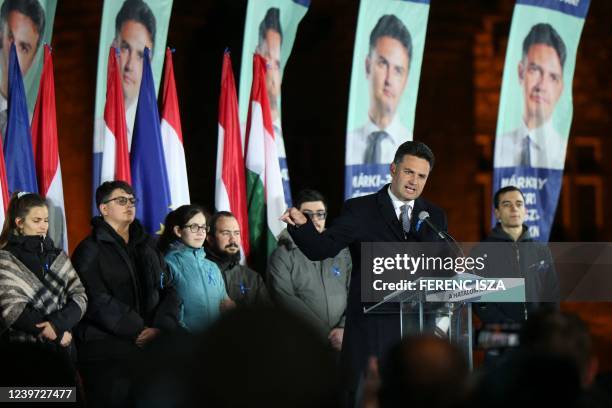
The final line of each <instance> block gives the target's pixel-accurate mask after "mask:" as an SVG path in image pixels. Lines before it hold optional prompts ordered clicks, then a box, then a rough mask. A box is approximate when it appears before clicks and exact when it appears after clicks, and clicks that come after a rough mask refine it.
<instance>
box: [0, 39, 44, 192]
mask: <svg viewBox="0 0 612 408" xmlns="http://www.w3.org/2000/svg"><path fill="white" fill-rule="evenodd" d="M8 71H9V83H8V113H7V125H6V137H5V139H4V160H5V162H6V178H7V182H8V190H9V193H13V192H15V191H27V192H30V193H38V184H37V183H36V166H35V165H34V153H33V152H32V132H31V131H30V116H29V115H28V103H27V101H26V94H25V88H24V86H23V79H22V78H21V69H20V68H19V61H18V60H17V52H16V50H15V43H14V42H13V43H11V51H10V56H9V70H8Z"/></svg>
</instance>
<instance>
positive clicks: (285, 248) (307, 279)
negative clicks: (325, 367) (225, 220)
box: [266, 230, 352, 337]
mask: <svg viewBox="0 0 612 408" xmlns="http://www.w3.org/2000/svg"><path fill="white" fill-rule="evenodd" d="M351 267H352V263H351V255H350V253H349V251H348V249H346V248H345V249H343V250H341V251H340V252H339V253H338V255H336V256H335V257H333V258H328V259H325V260H323V261H311V260H309V259H308V258H307V257H306V255H304V254H303V253H302V251H300V249H299V248H298V247H297V246H296V245H295V243H294V242H293V240H292V239H291V237H290V236H289V234H288V233H287V231H286V230H284V231H283V232H282V233H281V235H280V236H279V241H278V247H277V248H276V249H275V250H274V252H273V253H272V255H271V256H270V259H269V262H268V271H267V278H266V284H267V286H268V291H269V292H270V295H271V297H272V299H273V300H274V301H275V302H276V303H277V304H278V305H280V306H283V307H286V308H288V309H289V310H291V311H293V312H294V313H296V314H298V315H300V316H302V317H304V318H305V319H307V320H309V321H311V322H312V323H313V324H314V325H315V327H317V328H319V329H320V330H321V334H322V335H324V336H325V337H327V336H328V335H329V332H330V331H331V330H332V329H334V328H336V327H344V312H345V309H346V299H347V294H348V288H349V282H350V275H351Z"/></svg>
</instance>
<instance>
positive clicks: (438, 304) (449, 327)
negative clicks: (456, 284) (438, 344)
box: [363, 273, 525, 369]
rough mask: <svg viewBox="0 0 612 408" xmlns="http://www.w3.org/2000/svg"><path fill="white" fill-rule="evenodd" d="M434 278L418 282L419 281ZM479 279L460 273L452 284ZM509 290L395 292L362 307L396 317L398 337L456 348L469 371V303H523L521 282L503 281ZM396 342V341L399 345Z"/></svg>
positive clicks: (470, 351) (470, 326) (471, 354)
mask: <svg viewBox="0 0 612 408" xmlns="http://www.w3.org/2000/svg"><path fill="white" fill-rule="evenodd" d="M428 279H436V278H419V279H417V280H415V281H414V282H416V284H415V286H416V287H417V288H418V287H419V286H420V285H419V284H418V282H419V281H421V280H424V281H426V280H428ZM481 279H482V278H481V277H480V276H476V275H472V274H469V273H463V274H460V275H456V276H455V277H453V278H452V279H449V280H451V281H452V280H454V281H461V280H471V281H474V280H481ZM505 281H506V282H508V284H509V289H508V290H507V291H505V292H504V293H503V294H499V293H494V292H491V291H486V290H484V291H473V292H470V291H466V290H461V289H459V290H447V291H440V290H398V291H395V292H393V293H391V294H389V295H387V296H385V297H384V298H383V300H382V301H380V302H378V303H376V304H374V305H372V306H369V307H364V309H363V311H364V313H366V314H373V313H375V314H381V313H382V314H396V315H397V318H398V325H399V327H400V335H401V337H404V336H407V335H413V334H420V333H426V334H433V335H435V336H438V337H440V338H444V339H447V340H448V341H450V342H451V343H452V344H454V345H455V346H457V347H458V348H459V349H460V350H461V352H462V353H463V355H464V356H465V358H466V361H467V362H468V364H469V367H470V369H472V368H473V350H472V345H473V344H474V341H473V340H474V339H473V328H472V303H475V302H500V301H501V302H508V301H512V302H517V301H518V302H520V301H523V302H524V301H525V284H524V279H519V278H516V279H514V278H512V279H505ZM399 340H400V339H398V341H399Z"/></svg>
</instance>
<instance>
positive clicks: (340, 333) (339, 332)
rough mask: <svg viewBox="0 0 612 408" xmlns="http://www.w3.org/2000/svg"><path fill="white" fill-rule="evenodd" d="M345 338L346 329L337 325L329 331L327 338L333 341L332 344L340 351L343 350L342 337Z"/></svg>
mask: <svg viewBox="0 0 612 408" xmlns="http://www.w3.org/2000/svg"><path fill="white" fill-rule="evenodd" d="M343 338H344V329H343V328H342V327H336V328H335V329H332V331H330V332H329V336H327V339H328V340H329V342H330V343H331V346H332V347H333V348H334V349H336V350H338V351H340V350H342V339H343Z"/></svg>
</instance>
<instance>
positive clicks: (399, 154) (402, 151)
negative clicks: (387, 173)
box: [393, 140, 435, 171]
mask: <svg viewBox="0 0 612 408" xmlns="http://www.w3.org/2000/svg"><path fill="white" fill-rule="evenodd" d="M407 154H409V155H410V156H416V157H419V158H421V159H425V160H427V161H428V162H429V171H432V170H433V167H434V162H435V157H434V154H433V152H432V151H431V149H430V148H429V146H427V145H426V144H425V143H423V142H414V141H412V140H409V141H407V142H404V143H402V144H401V145H400V147H398V148H397V151H396V152H395V157H393V163H394V164H395V165H396V166H399V164H400V163H401V162H402V160H404V156H405V155H407Z"/></svg>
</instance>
